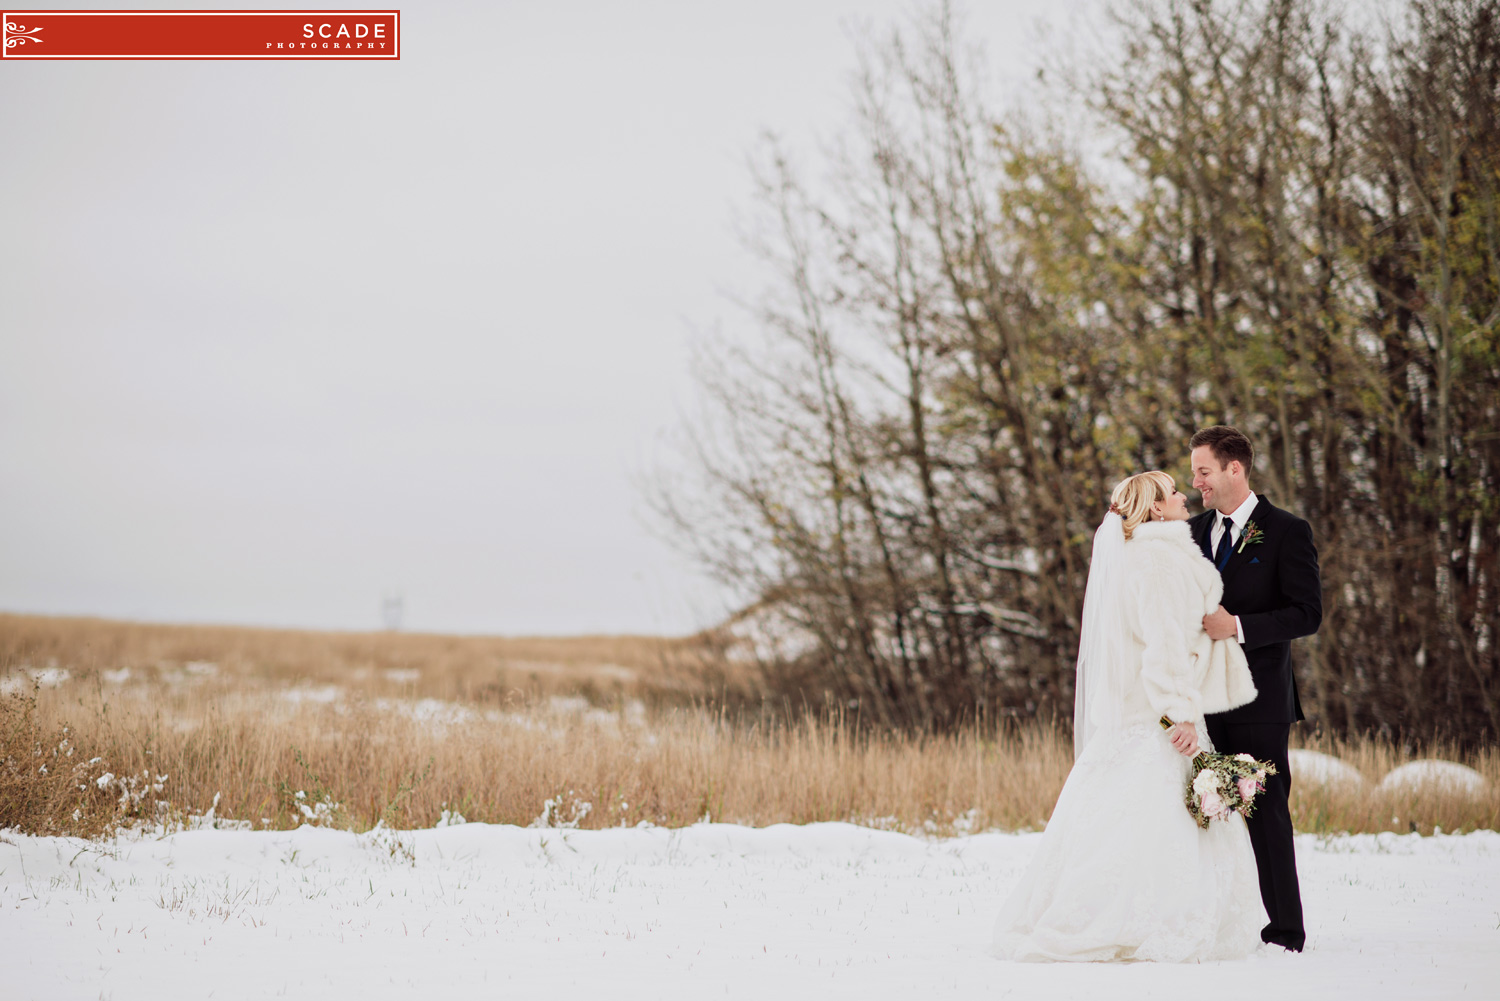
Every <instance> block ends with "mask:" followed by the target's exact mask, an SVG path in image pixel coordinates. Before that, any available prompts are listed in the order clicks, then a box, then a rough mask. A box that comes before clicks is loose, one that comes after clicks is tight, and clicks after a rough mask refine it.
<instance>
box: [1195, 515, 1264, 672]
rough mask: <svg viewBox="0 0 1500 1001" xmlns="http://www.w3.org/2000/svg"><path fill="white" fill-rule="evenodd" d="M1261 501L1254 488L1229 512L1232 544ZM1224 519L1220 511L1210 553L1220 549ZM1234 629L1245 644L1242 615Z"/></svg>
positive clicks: (1212, 532)
mask: <svg viewBox="0 0 1500 1001" xmlns="http://www.w3.org/2000/svg"><path fill="white" fill-rule="evenodd" d="M1259 503H1260V498H1258V497H1256V496H1255V491H1254V490H1252V491H1250V495H1249V496H1248V497H1246V498H1245V500H1244V502H1243V503H1242V504H1240V506H1239V507H1237V508H1235V509H1234V510H1233V511H1231V512H1230V513H1229V515H1228V518H1229V520H1230V521H1232V522H1233V523H1234V528H1232V529H1230V534H1229V544H1230V546H1235V545H1238V544H1239V541H1240V537H1241V536H1243V535H1244V534H1245V526H1246V525H1248V524H1250V516H1251V515H1252V514H1254V513H1255V505H1257V504H1259ZM1224 521H1225V515H1224V514H1223V512H1220V514H1219V516H1218V517H1217V518H1215V519H1214V527H1213V530H1212V531H1211V532H1209V535H1208V551H1209V553H1210V554H1212V553H1217V552H1218V551H1219V540H1220V539H1222V538H1224ZM1209 558H1210V559H1212V558H1213V557H1212V556H1211V555H1210V557H1209ZM1234 629H1235V632H1236V633H1238V634H1239V641H1240V645H1241V646H1244V644H1245V627H1244V626H1242V625H1240V617H1239V616H1238V615H1236V616H1235V617H1234Z"/></svg>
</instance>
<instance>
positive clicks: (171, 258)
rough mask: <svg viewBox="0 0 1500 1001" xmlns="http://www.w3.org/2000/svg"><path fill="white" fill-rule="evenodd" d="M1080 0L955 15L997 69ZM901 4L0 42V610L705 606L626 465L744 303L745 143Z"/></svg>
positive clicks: (677, 627)
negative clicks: (163, 58)
mask: <svg viewBox="0 0 1500 1001" xmlns="http://www.w3.org/2000/svg"><path fill="white" fill-rule="evenodd" d="M120 6H122V7H123V6H127V5H120ZM184 6H188V5H184ZM190 6H191V7H193V8H196V9H203V5H202V3H201V2H199V3H194V4H192V5H190ZM1094 8H1095V4H1093V3H1091V2H1089V0H1052V2H1046V0H1014V2H999V0H991V2H988V3H984V4H977V5H975V9H973V10H971V11H970V12H969V18H968V20H969V25H970V29H971V30H970V32H969V37H970V38H971V39H972V40H975V41H980V42H982V43H983V44H984V45H985V46H986V48H987V50H988V52H989V56H990V64H991V66H992V68H993V69H994V76H995V80H996V87H997V89H998V90H999V91H1000V92H1002V95H1001V96H1003V92H1004V91H1006V90H1007V88H1010V89H1012V90H1017V89H1018V88H1019V83H1018V81H1023V80H1025V79H1026V78H1027V77H1028V75H1029V74H1030V72H1031V69H1032V67H1034V65H1035V62H1036V51H1037V45H1036V42H1037V38H1038V32H1039V30H1040V28H1039V25H1045V24H1049V23H1050V24H1051V25H1053V26H1054V27H1053V29H1052V30H1053V31H1054V32H1055V31H1058V30H1063V31H1066V30H1069V29H1068V26H1069V23H1070V19H1074V20H1076V19H1078V18H1080V17H1082V16H1084V14H1085V13H1086V12H1088V11H1090V10H1093V9H1094ZM909 9H910V5H909V4H906V3H898V2H886V0H867V2H855V0H756V2H754V3H749V2H741V3H734V4H729V3H718V2H707V0H683V2H643V0H629V2H624V3H621V2H601V3H567V2H548V3H542V2H538V0H528V2H524V3H511V2H490V3H482V4H473V5H469V4H457V3H429V4H423V5H421V6H417V5H410V6H406V7H404V8H403V9H402V36H403V37H402V47H401V52H402V58H401V60H400V61H399V62H378V63H377V62H370V63H357V62H303V63H294V62H149V61H146V62H104V61H100V62H86V61H60V62H27V63H6V64H4V65H3V66H0V137H3V142H4V146H3V152H0V189H3V192H4V194H3V202H0V205H3V214H0V610H7V611H29V612H45V613H59V614H92V615H105V616H111V617H124V618H133V619H147V620H155V621H174V622H188V621H197V622H226V623H248V624H263V625H288V626H309V627H316V628H350V629H368V628H375V627H377V626H378V625H379V623H380V617H379V606H380V600H381V597H382V595H383V594H385V593H388V592H397V591H399V592H401V593H402V594H404V596H405V602H406V615H405V621H404V626H405V627H406V628H409V629H413V630H434V631H455V632H487V633H509V634H538V633H545V634H558V633H582V632H597V631H610V632H619V631H630V632H651V633H677V632H686V631H689V630H692V629H694V628H697V627H700V626H703V625H707V624H709V623H711V622H713V621H715V620H716V619H717V618H718V617H719V616H720V615H721V614H722V613H723V611H724V601H725V599H724V597H723V596H722V595H721V594H720V593H719V592H718V591H717V590H716V589H715V588H714V587H712V586H711V585H709V584H708V583H707V582H705V581H704V580H702V579H701V578H699V577H698V576H696V575H695V574H694V573H693V572H692V568H691V567H689V566H687V565H685V564H684V563H683V562H682V561H681V560H680V559H679V558H678V557H677V556H676V555H675V554H674V553H673V552H672V550H671V549H670V548H669V547H667V546H666V545H665V544H664V543H662V542H661V541H659V540H657V539H656V538H655V537H653V535H652V534H651V532H650V531H649V530H648V528H647V527H646V525H645V524H644V518H643V515H644V512H643V504H642V501H641V498H640V497H639V494H638V491H637V488H636V486H634V485H633V480H635V479H638V478H639V476H640V475H641V474H642V473H644V472H647V471H649V470H650V469H651V468H653V467H654V465H655V463H657V462H658V461H660V459H661V456H660V455H659V453H660V452H661V446H660V445H659V441H660V438H661V435H662V433H663V432H664V431H665V430H667V429H668V428H670V427H671V426H672V425H673V424H674V422H675V421H676V420H677V419H678V415H679V413H680V412H683V411H690V410H691V409H692V404H693V393H694V390H693V386H692V383H691V380H690V379H689V376H688V369H687V359H688V353H689V345H690V343H691V341H692V339H693V337H694V331H695V330H703V329H707V328H711V327H713V326H715V325H720V326H722V327H723V328H725V329H727V330H729V331H731V333H732V332H733V331H735V330H736V329H739V328H744V327H746V324H747V323H748V321H747V320H746V318H744V317H743V316H742V315H741V314H740V313H739V312H738V310H737V309H736V307H735V306H733V304H732V303H731V302H730V301H729V299H728V298H727V297H726V296H725V295H724V292H725V290H740V291H746V292H748V291H751V290H753V289H755V288H756V287H757V286H758V285H759V284H761V279H760V276H759V274H758V272H757V270H756V266H755V263H754V261H753V260H751V259H749V258H748V257H747V255H746V254H745V253H744V252H743V251H741V250H740V248H739V246H738V244H737V241H736V237H735V235H734V230H733V219H734V215H735V211H736V208H737V207H739V208H743V207H744V206H746V205H747V204H748V197H749V187H750V185H749V179H748V174H747V171H746V169H745V167H744V162H745V157H746V154H747V152H748V151H750V150H751V149H752V148H753V146H754V145H755V142H756V138H757V136H758V135H759V133H760V132H761V131H762V130H763V129H767V128H770V129H775V130H777V131H778V132H781V133H784V134H785V135H786V136H787V137H788V138H789V140H790V141H791V143H792V144H793V145H794V147H796V148H800V149H803V150H805V151H807V153H808V154H809V156H810V155H811V152H812V150H813V140H814V137H815V136H816V135H818V134H824V133H829V132H832V131H833V130H835V129H837V128H839V127H840V125H841V123H842V122H843V121H845V120H847V117H848V116H847V109H848V107H849V103H850V102H849V87H848V73H849V71H850V70H851V68H852V66H853V61H854V48H853V45H852V43H851V42H850V39H849V36H848V29H849V28H850V27H851V26H853V25H854V24H856V23H858V21H859V20H861V19H863V20H867V21H870V22H872V23H874V24H875V25H877V26H879V25H889V24H891V23H894V22H896V21H898V20H899V19H901V18H902V17H903V15H904V13H905V12H906V11H908V10H909ZM1013 85H1014V86H1013Z"/></svg>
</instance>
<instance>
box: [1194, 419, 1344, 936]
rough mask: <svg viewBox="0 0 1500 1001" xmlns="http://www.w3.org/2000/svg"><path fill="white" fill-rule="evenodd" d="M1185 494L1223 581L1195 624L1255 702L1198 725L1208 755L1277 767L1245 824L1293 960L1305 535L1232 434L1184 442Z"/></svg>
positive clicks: (1318, 593)
mask: <svg viewBox="0 0 1500 1001" xmlns="http://www.w3.org/2000/svg"><path fill="white" fill-rule="evenodd" d="M1189 444H1190V446H1191V448H1192V450H1193V454H1192V463H1193V488H1194V489H1196V490H1198V491H1199V492H1200V493H1202V494H1203V506H1204V507H1206V508H1207V509H1208V510H1206V511H1204V512H1203V513H1202V514H1200V515H1198V516H1197V517H1195V518H1193V519H1192V520H1191V521H1189V522H1188V525H1189V527H1190V528H1191V530H1192V533H1193V539H1194V541H1196V542H1197V543H1198V545H1199V547H1200V548H1201V549H1202V550H1203V553H1204V555H1206V556H1207V557H1208V558H1209V559H1211V560H1213V561H1214V565H1215V566H1217V567H1218V568H1219V574H1220V576H1221V577H1222V578H1223V581H1224V601H1223V604H1221V605H1220V606H1219V608H1218V609H1217V610H1216V611H1214V612H1212V613H1211V614H1209V615H1205V616H1204V617H1203V628H1204V629H1206V630H1207V631H1208V635H1209V636H1210V637H1211V638H1213V639H1216V640H1218V639H1237V640H1239V642H1240V645H1241V646H1243V647H1244V649H1245V657H1246V659H1247V660H1248V661H1249V662H1250V674H1251V676H1252V677H1254V679H1255V687H1256V690H1257V692H1258V694H1257V695H1256V698H1255V701H1254V702H1251V703H1249V704H1248V705H1243V706H1240V707H1239V708H1238V709H1231V710H1230V711H1229V712H1226V713H1215V714H1213V715H1210V716H1209V717H1207V719H1206V720H1205V721H1204V722H1205V723H1206V724H1207V728H1208V736H1209V739H1211V740H1212V741H1213V742H1214V748H1215V750H1218V751H1220V752H1221V753H1224V754H1242V753H1243V754H1251V755H1254V756H1255V757H1256V758H1259V759H1260V760H1262V761H1270V762H1271V763H1272V764H1274V765H1275V766H1276V774H1275V775H1272V776H1271V777H1270V778H1268V779H1267V780H1266V791H1265V792H1264V793H1262V794H1261V795H1260V796H1259V797H1257V799H1256V801H1255V813H1254V815H1253V816H1252V817H1251V818H1250V820H1249V828H1250V845H1251V847H1252V848H1254V850H1255V865H1256V868H1257V869H1258V870H1259V871H1260V897H1261V900H1262V901H1263V902H1264V903H1265V905H1266V914H1267V916H1269V917H1270V919H1271V923H1270V924H1268V925H1266V927H1265V928H1263V929H1262V930H1261V933H1260V937H1261V939H1262V940H1263V941H1266V942H1271V943H1274V944H1276V945H1280V946H1283V947H1285V948H1287V949H1290V950H1291V951H1292V952H1301V951H1302V944H1303V941H1304V940H1305V939H1306V937H1307V934H1306V932H1305V931H1304V930H1303V927H1302V894H1301V891H1300V890H1299V889H1298V887H1297V857H1296V854H1295V850H1294V848H1293V845H1292V817H1291V814H1290V812H1288V810H1287V794H1288V793H1290V792H1291V789H1292V772H1291V766H1290V764H1289V763H1288V762H1287V746H1286V745H1287V734H1288V733H1289V732H1290V731H1291V728H1292V724H1293V723H1294V722H1297V721H1298V720H1301V719H1303V718H1304V717H1303V715H1302V704H1301V702H1300V701H1299V700H1298V698H1297V681H1296V679H1295V678H1294V677H1293V676H1292V650H1291V646H1292V644H1291V641H1292V640H1294V639H1296V638H1297V637H1298V636H1311V635H1312V634H1313V633H1315V632H1317V631H1318V625H1319V624H1320V623H1321V622H1322V621H1323V587H1322V584H1321V582H1320V581H1319V578H1318V551H1317V549H1316V548H1315V547H1314V546H1313V538H1312V529H1311V528H1309V527H1308V524H1307V522H1305V521H1303V520H1302V519H1301V518H1298V517H1297V516H1296V515H1294V514H1291V513H1289V512H1287V511H1283V510H1281V509H1280V508H1278V507H1273V506H1272V504H1271V502H1270V501H1268V500H1266V499H1265V498H1264V497H1257V496H1256V495H1255V494H1254V493H1253V492H1252V491H1251V489H1250V483H1249V475H1250V462H1251V459H1253V458H1254V450H1253V449H1252V448H1251V445H1250V439H1249V438H1246V437H1245V436H1244V435H1243V434H1241V433H1240V432H1239V431H1236V430H1235V429H1234V428H1232V427H1223V426H1219V427H1211V428H1204V429H1203V430H1202V431H1199V432H1198V433H1197V434H1195V435H1193V437H1192V440H1191V441H1190V442H1189Z"/></svg>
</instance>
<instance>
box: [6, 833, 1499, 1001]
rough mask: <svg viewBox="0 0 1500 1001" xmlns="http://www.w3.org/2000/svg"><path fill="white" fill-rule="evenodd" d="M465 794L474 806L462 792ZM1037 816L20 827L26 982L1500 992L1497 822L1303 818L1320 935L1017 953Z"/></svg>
mask: <svg viewBox="0 0 1500 1001" xmlns="http://www.w3.org/2000/svg"><path fill="white" fill-rule="evenodd" d="M453 819H454V820H456V819H457V818H453ZM1039 837H1040V835H1038V834H998V833H986V834H973V835H968V836H965V837H959V838H952V839H947V840H937V839H927V838H914V837H910V836H908V835H904V834H898V833H894V832H886V831H876V830H871V829H869V828H864V827H856V826H853V825H849V824H811V825H807V826H801V827H798V826H790V825H784V824H783V825H777V826H773V827H768V828H761V829H755V828H746V827H739V826H735V825H729V824H708V823H705V824H700V825H696V826H693V827H688V828H682V829H676V830H669V829H665V828H653V827H644V828H629V829H613V830H604V831H579V830H569V831H559V830H555V829H554V830H543V829H522V828H516V827H501V826H492V825H488V824H476V823H450V825H449V826H446V827H443V828H441V829H435V830H424V831H415V832H400V831H391V830H388V829H385V828H377V829H376V830H375V831H372V832H369V833H367V834H363V835H359V834H352V833H348V832H344V831H336V830H327V829H321V828H314V827H304V828H301V829H299V830H296V831H284V832H273V831H243V830H240V831H225V830H197V831H187V832H181V833H176V834H173V835H170V836H167V837H146V836H141V835H132V836H126V837H122V838H120V839H118V840H115V841H107V842H86V841H79V840H75V839H66V838H39V837H29V836H23V835H18V834H15V833H7V834H5V835H4V836H3V839H0V942H3V943H4V956H5V961H4V963H5V965H4V975H3V976H4V979H3V991H0V993H3V994H4V996H5V997H6V998H7V999H16V1001H20V999H30V998H37V999H41V998H46V999H48V1001H54V999H58V1001H61V999H72V998H77V999H83V998H88V999H93V998H98V997H104V998H115V999H127V998H142V999H147V998H149V999H153V1001H155V999H161V998H203V997H208V996H210V994H211V996H213V997H214V998H255V997H267V996H284V997H294V998H358V999H360V1001H366V999H373V998H408V997H415V996H418V992H420V995H421V996H434V995H435V996H445V994H446V993H447V992H450V991H451V992H455V993H458V992H461V994H462V995H463V996H470V995H472V996H485V997H490V996H504V997H519V996H536V995H541V994H547V995H555V994H559V993H572V992H574V991H577V990H579V989H584V990H588V989H590V988H593V989H596V990H600V989H602V991H605V992H607V994H608V996H610V997H621V998H653V999H655V998H672V997H688V996H702V997H705V998H707V997H735V998H768V997H784V998H802V997H870V998H894V997H906V996H933V995H937V996H944V997H960V996H962V997H968V996H975V997H1005V996H1011V997H1015V998H1032V997H1046V998H1049V999H1053V998H1058V999H1061V998H1091V999H1097V998H1111V999H1116V998H1119V999H1127V1001H1128V999H1137V998H1139V999H1145V998H1148V997H1149V998H1159V997H1164V996H1182V995H1183V994H1184V993H1185V992H1193V993H1195V994H1196V993H1199V992H1202V991H1203V990H1204V988H1205V987H1208V986H1209V985H1212V993H1213V995H1214V996H1215V997H1216V998H1251V997H1254V998H1261V997H1264V996H1272V997H1275V996H1283V997H1359V998H1361V999H1379V998H1398V997H1399V998H1409V997H1423V998H1429V997H1483V996H1486V995H1487V993H1488V992H1489V991H1491V990H1492V989H1493V985H1494V982H1495V978H1496V977H1497V976H1500V921H1497V913H1496V903H1495V901H1497V900H1500V834H1496V833H1494V832H1488V831H1486V832H1479V833H1475V834H1468V835H1459V836H1450V835H1440V836H1437V837H1427V838H1423V837H1419V836H1417V835H1394V834H1381V835H1356V836H1344V837H1334V838H1318V837H1315V836H1311V835H1301V836H1299V838H1298V859H1299V865H1300V869H1301V875H1302V886H1303V895H1304V900H1305V906H1306V911H1307V915H1308V920H1309V941H1308V951H1307V952H1306V953H1304V954H1303V955H1301V956H1296V955H1291V954H1287V953H1284V952H1282V951H1281V950H1279V949H1273V948H1271V947H1266V948H1265V949H1264V950H1263V951H1262V952H1261V953H1258V954H1256V955H1254V956H1252V957H1250V958H1249V959H1247V960H1244V961H1242V962H1237V963H1228V964H1217V965H1218V966H1219V967H1220V968H1218V969H1213V970H1207V969H1204V968H1202V967H1173V966H1157V965H1153V964H1124V965H1085V966H1052V965H1025V964H1009V963H1002V962H999V961H998V960H995V959H992V958H991V957H990V956H988V955H987V953H986V945H987V942H988V939H989V935H990V929H991V925H992V923H993V921H994V918H995V914H996V912H997V910H998V908H999V906H1000V903H1001V901H1002V899H1003V898H1004V896H1005V894H1006V893H1007V892H1008V890H1009V889H1010V888H1011V886H1012V885H1014V883H1015V882H1016V880H1017V879H1018V878H1019V876H1020V874H1021V872H1022V870H1023V869H1024V867H1025V866H1026V864H1027V862H1028V861H1029V859H1030V858H1031V856H1032V854H1033V852H1034V851H1035V850H1036V846H1037V842H1038V839H1039Z"/></svg>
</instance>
